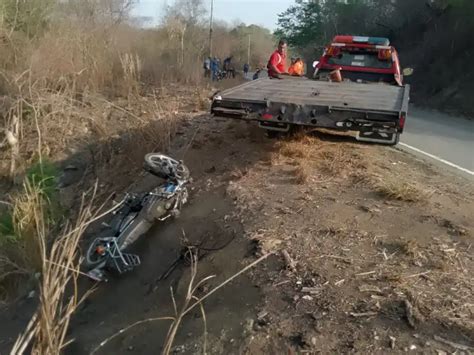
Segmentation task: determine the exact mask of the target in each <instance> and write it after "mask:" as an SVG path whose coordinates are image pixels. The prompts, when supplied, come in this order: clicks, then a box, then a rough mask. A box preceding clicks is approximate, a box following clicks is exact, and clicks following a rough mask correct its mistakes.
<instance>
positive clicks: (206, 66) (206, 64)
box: [203, 58, 211, 78]
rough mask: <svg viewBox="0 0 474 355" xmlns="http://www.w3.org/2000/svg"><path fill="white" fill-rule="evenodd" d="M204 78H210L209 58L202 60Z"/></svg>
mask: <svg viewBox="0 0 474 355" xmlns="http://www.w3.org/2000/svg"><path fill="white" fill-rule="evenodd" d="M203 67H204V77H205V78H210V77H211V58H206V59H205V60H204V64H203Z"/></svg>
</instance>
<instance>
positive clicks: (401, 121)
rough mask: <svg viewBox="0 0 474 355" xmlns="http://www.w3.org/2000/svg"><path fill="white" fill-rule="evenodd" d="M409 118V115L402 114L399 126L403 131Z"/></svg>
mask: <svg viewBox="0 0 474 355" xmlns="http://www.w3.org/2000/svg"><path fill="white" fill-rule="evenodd" d="M406 118H407V114H406V113H401V114H400V120H399V121H398V125H399V126H400V128H401V129H403V128H404V127H405V120H406Z"/></svg>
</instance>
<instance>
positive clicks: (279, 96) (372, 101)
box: [219, 77, 407, 115]
mask: <svg viewBox="0 0 474 355" xmlns="http://www.w3.org/2000/svg"><path fill="white" fill-rule="evenodd" d="M406 91H407V86H391V85H387V84H378V83H353V82H349V81H348V82H343V83H332V82H329V81H316V80H310V79H307V78H304V77H303V78H301V77H285V78H284V79H282V80H278V79H269V78H262V79H258V80H254V81H251V82H248V83H245V84H242V85H239V86H236V87H234V88H231V89H228V90H225V91H223V92H221V93H220V94H219V95H220V96H221V97H222V101H223V102H225V101H227V100H229V101H240V102H245V101H261V102H266V101H270V102H281V103H292V104H297V105H317V106H327V107H344V108H346V109H356V110H368V111H389V112H393V113H394V114H395V113H396V114H397V115H398V114H399V113H400V112H402V111H404V110H406V108H404V96H405V94H406Z"/></svg>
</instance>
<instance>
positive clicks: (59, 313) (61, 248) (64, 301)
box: [11, 189, 100, 354]
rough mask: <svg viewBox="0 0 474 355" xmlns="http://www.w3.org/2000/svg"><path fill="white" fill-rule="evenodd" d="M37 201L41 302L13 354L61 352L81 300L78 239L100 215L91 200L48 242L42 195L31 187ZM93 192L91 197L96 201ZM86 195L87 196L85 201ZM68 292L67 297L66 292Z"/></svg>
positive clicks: (32, 214)
mask: <svg viewBox="0 0 474 355" xmlns="http://www.w3.org/2000/svg"><path fill="white" fill-rule="evenodd" d="M28 193H29V195H30V199H31V200H33V201H34V202H33V203H32V204H31V205H32V206H34V209H33V212H31V217H32V218H33V221H32V222H31V225H32V226H34V228H35V233H36V238H35V240H36V242H37V243H38V250H39V257H40V260H41V279H40V285H39V291H40V302H39V306H38V310H37V312H36V313H35V315H34V316H33V317H32V319H31V321H30V323H29V325H28V326H27V328H26V330H25V332H24V333H23V334H21V335H20V336H19V338H18V339H17V341H16V343H15V345H14V346H13V349H12V352H11V353H12V354H23V353H25V352H26V351H27V349H30V347H31V349H30V350H29V352H28V353H31V354H60V353H62V351H63V349H64V347H65V346H67V344H69V343H70V341H68V340H67V339H66V338H67V330H68V328H69V322H70V319H71V316H72V314H73V313H74V311H75V310H76V308H77V306H78V305H79V304H80V303H81V301H82V300H83V299H84V298H85V297H86V296H87V295H88V294H89V293H88V292H86V294H85V295H84V296H83V297H80V296H79V294H78V289H77V278H78V277H79V275H80V271H79V264H80V260H79V256H78V251H79V241H80V239H81V237H82V235H83V233H84V231H85V229H86V228H87V226H88V225H89V224H90V223H91V222H93V221H94V220H97V219H98V218H100V216H97V214H94V213H93V212H92V207H91V206H92V203H89V204H87V205H86V204H84V203H83V205H82V207H81V210H80V213H79V217H78V219H77V221H76V223H75V225H72V226H71V225H67V226H66V227H65V229H64V231H63V233H62V234H61V235H60V236H58V237H57V238H56V239H55V240H54V242H53V243H52V244H51V245H49V243H48V239H49V238H48V237H49V235H50V233H51V231H50V226H49V225H48V224H47V220H46V219H45V218H44V211H43V203H42V200H43V198H42V196H41V194H39V193H38V192H37V191H36V190H34V189H30V190H28ZM93 199H94V198H93V196H92V198H91V199H88V200H89V201H93ZM85 200H86V199H85V198H84V199H83V201H85ZM68 290H71V291H72V292H68V294H69V296H68V297H66V292H67V291H68Z"/></svg>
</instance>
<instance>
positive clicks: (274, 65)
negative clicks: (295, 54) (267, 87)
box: [267, 39, 288, 78]
mask: <svg viewBox="0 0 474 355" xmlns="http://www.w3.org/2000/svg"><path fill="white" fill-rule="evenodd" d="M287 47H288V43H287V42H286V41H285V40H284V39H282V40H280V42H278V49H277V50H276V51H275V52H273V54H272V55H271V57H270V60H269V61H268V64H267V68H268V76H269V77H270V78H279V77H280V74H288V73H287V71H286V50H287Z"/></svg>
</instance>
